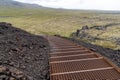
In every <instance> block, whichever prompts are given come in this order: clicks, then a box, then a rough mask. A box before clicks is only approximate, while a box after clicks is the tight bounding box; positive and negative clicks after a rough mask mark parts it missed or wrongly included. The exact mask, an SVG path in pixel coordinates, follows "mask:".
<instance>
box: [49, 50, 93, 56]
mask: <svg viewBox="0 0 120 80" xmlns="http://www.w3.org/2000/svg"><path fill="white" fill-rule="evenodd" d="M91 53H92V52H90V51H87V50H86V51H79V52H68V53H62V52H61V53H57V54H56V53H50V56H52V57H55V56H69V55H79V54H91ZM92 54H93V53H92Z"/></svg>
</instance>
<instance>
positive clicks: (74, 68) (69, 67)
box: [47, 36, 120, 80]
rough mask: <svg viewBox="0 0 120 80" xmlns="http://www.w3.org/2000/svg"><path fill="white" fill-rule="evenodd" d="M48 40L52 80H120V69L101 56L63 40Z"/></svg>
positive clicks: (53, 37) (54, 38)
mask: <svg viewBox="0 0 120 80" xmlns="http://www.w3.org/2000/svg"><path fill="white" fill-rule="evenodd" d="M47 39H48V41H49V43H50V46H51V53H50V59H49V60H50V79H51V80H119V79H120V69H119V68H118V67H117V66H115V65H114V64H113V63H112V62H110V61H109V60H107V59H106V58H104V57H102V56H101V55H99V54H97V53H95V52H92V51H90V50H89V49H87V48H85V47H83V46H80V45H77V44H75V43H73V42H72V41H69V40H66V39H63V38H59V37H55V36H47ZM106 54H107V53H106Z"/></svg>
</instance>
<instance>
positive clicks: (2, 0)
mask: <svg viewBox="0 0 120 80" xmlns="http://www.w3.org/2000/svg"><path fill="white" fill-rule="evenodd" d="M0 6H5V7H24V8H40V7H42V6H40V5H37V4H28V3H21V2H17V1H13V0H0Z"/></svg>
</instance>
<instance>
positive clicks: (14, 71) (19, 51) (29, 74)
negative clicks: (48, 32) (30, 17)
mask: <svg viewBox="0 0 120 80" xmlns="http://www.w3.org/2000/svg"><path fill="white" fill-rule="evenodd" d="M48 53H49V45H48V42H47V40H46V39H44V38H43V37H41V36H37V35H33V34H30V33H28V32H26V31H23V30H21V29H18V28H15V27H13V26H12V24H10V23H6V22H0V80H47V79H49V65H48V63H49V62H48V57H49V56H48ZM46 76H47V77H46Z"/></svg>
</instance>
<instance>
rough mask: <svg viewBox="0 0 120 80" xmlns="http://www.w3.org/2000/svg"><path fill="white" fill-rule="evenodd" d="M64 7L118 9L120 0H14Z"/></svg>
mask: <svg viewBox="0 0 120 80" xmlns="http://www.w3.org/2000/svg"><path fill="white" fill-rule="evenodd" d="M15 1H20V2H25V3H35V4H39V5H42V6H45V7H52V8H65V9H97V10H120V0H15Z"/></svg>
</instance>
